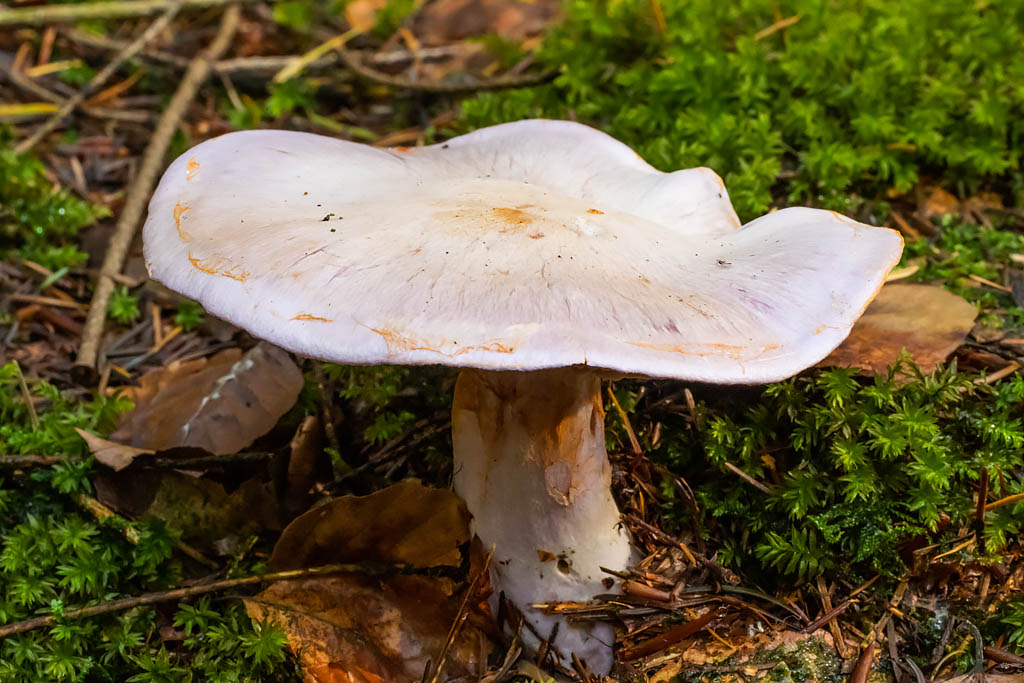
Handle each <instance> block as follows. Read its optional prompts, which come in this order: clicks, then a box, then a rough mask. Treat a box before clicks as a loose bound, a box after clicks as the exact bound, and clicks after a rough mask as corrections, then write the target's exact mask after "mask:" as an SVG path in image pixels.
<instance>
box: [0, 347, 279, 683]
mask: <svg viewBox="0 0 1024 683" xmlns="http://www.w3.org/2000/svg"><path fill="white" fill-rule="evenodd" d="M17 377H18V373H17V369H16V368H15V366H14V365H13V364H11V363H9V364H7V365H3V366H0V453H3V454H5V455H12V454H32V455H44V456H54V455H57V456H63V457H64V460H63V462H61V463H59V464H57V465H56V466H54V467H50V468H43V469H38V470H34V471H31V472H29V473H19V474H6V475H5V476H3V477H2V478H0V539H2V541H0V625H5V624H11V623H15V622H18V621H22V620H24V619H29V618H32V617H36V616H41V615H43V616H47V615H52V616H56V617H58V622H57V623H56V624H55V625H54V626H52V627H50V628H46V629H36V630H33V631H29V632H26V633H21V634H17V635H12V636H8V637H6V638H3V639H2V640H0V681H4V682H5V683H7V682H10V683H37V682H41V681H85V680H88V681H135V682H138V683H145V682H149V681H153V682H157V681H186V680H204V681H225V682H227V681H277V680H296V679H297V674H296V670H295V663H294V661H293V660H291V659H288V658H287V657H286V650H285V638H284V633H283V632H282V631H281V630H280V629H277V628H274V627H270V626H263V627H260V626H259V625H254V624H253V623H252V621H251V620H250V619H249V618H248V617H247V616H246V614H245V610H244V609H243V608H242V607H241V605H239V604H237V603H233V604H225V605H220V606H218V608H217V609H216V610H212V609H211V608H210V601H209V600H208V599H203V600H200V601H198V602H197V603H196V604H194V605H188V604H185V603H182V604H180V605H178V608H177V610H176V612H174V613H173V620H172V619H170V618H168V616H166V615H164V616H161V613H160V611H158V610H157V609H156V608H154V607H139V608H135V609H132V610H129V611H127V612H123V613H119V614H110V615H105V616H100V617H94V618H91V619H83V620H76V619H67V620H64V619H62V618H60V617H63V615H64V614H65V613H66V612H67V611H69V610H71V609H73V608H76V607H81V606H86V605H92V604H98V603H104V602H108V601H110V600H115V599H118V598H122V597H128V596H132V595H138V594H140V593H143V592H146V591H151V590H160V589H164V588H168V587H169V586H171V585H174V584H177V583H179V582H180V581H181V574H182V568H181V566H180V564H179V562H177V561H176V560H175V559H174V557H173V549H174V541H175V538H176V535H177V534H176V533H175V532H174V531H173V530H171V529H169V528H168V527H167V526H166V525H164V524H162V523H160V522H159V521H156V520H152V519H149V520H143V521H140V522H137V523H133V526H134V527H135V530H136V531H137V532H138V533H137V537H138V543H134V544H133V543H129V542H128V541H127V540H126V539H125V536H124V533H123V532H124V530H123V529H121V528H119V527H118V526H117V525H116V523H113V522H106V523H99V522H97V521H95V520H94V519H92V518H91V517H90V516H89V515H86V514H84V513H83V512H82V511H81V510H80V509H79V507H78V506H77V505H76V504H75V502H74V498H73V496H74V495H75V494H78V493H89V492H90V488H91V487H90V483H89V474H90V471H91V468H92V463H93V461H92V458H91V457H89V456H88V455H87V453H86V452H85V448H84V445H83V442H82V440H81V438H79V437H78V435H77V434H76V433H75V431H74V429H75V427H80V428H83V429H88V430H90V431H95V432H99V433H105V432H106V431H108V430H109V429H110V428H111V427H112V426H113V421H114V419H115V418H116V416H117V414H118V413H119V412H121V411H123V410H124V409H125V408H126V407H127V406H128V404H127V403H126V402H125V401H124V400H121V399H116V398H112V399H111V398H100V399H97V400H95V401H84V402H73V401H70V400H68V399H66V398H65V397H64V396H63V395H62V394H61V392H60V391H59V390H57V389H56V388H55V387H53V386H52V385H49V384H47V383H45V382H37V383H33V386H32V392H33V394H34V395H35V396H36V397H38V398H42V399H43V401H42V402H40V404H39V415H38V420H39V423H38V426H36V425H34V424H33V420H32V417H31V415H30V414H29V412H28V409H27V407H26V405H25V403H24V402H23V401H22V400H21V392H20V387H19V383H18V380H17ZM161 619H162V620H163V621H164V625H168V626H169V625H171V624H173V625H174V626H175V627H177V628H179V629H181V630H183V631H184V633H185V636H186V637H185V640H184V641H183V642H181V643H180V645H176V644H174V643H171V644H170V645H165V644H164V643H163V642H162V639H161V638H160V637H159V635H157V633H156V630H155V626H154V624H159V622H160V620H161ZM168 622H170V623H168ZM170 650H173V651H174V652H173V654H172V653H171V651H170Z"/></svg>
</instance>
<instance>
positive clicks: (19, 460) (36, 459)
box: [0, 455, 67, 469]
mask: <svg viewBox="0 0 1024 683" xmlns="http://www.w3.org/2000/svg"><path fill="white" fill-rule="evenodd" d="M66 461H67V458H62V457H61V456H59V455H0V467H9V468H11V469H28V468H29V467H52V466H53V465H56V464H57V463H61V462H66Z"/></svg>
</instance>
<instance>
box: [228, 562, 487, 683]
mask: <svg viewBox="0 0 1024 683" xmlns="http://www.w3.org/2000/svg"><path fill="white" fill-rule="evenodd" d="M452 588H453V586H452V583H451V581H450V580H448V579H443V578H435V577H429V576H414V575H398V576H393V577H390V578H388V579H385V580H381V579H376V578H370V577H365V576H358V575H345V576H335V577H318V578H311V579H302V580H294V581H279V582H277V583H275V584H273V585H272V586H270V587H269V588H267V589H266V590H264V591H263V592H262V593H260V594H258V595H256V596H254V597H252V598H246V599H245V607H246V610H247V612H248V614H249V616H250V617H251V618H252V619H254V620H256V621H264V620H269V621H271V622H273V623H276V624H277V625H278V626H280V627H282V628H284V630H285V632H286V633H287V634H288V643H289V646H290V647H291V649H292V651H293V652H296V653H298V655H299V658H300V659H301V661H302V668H303V672H304V674H305V676H306V680H307V681H313V682H316V683H406V682H409V683H411V682H412V681H419V680H420V679H421V678H422V676H423V671H424V668H425V667H426V665H427V661H428V660H431V661H437V659H438V656H439V654H440V653H441V650H442V649H443V647H444V643H445V639H446V637H447V634H448V629H449V627H450V626H451V624H452V623H453V621H454V620H455V617H456V613H457V611H458V604H459V600H458V596H455V595H453V594H452ZM485 642H486V641H485V639H484V636H483V634H482V633H481V632H480V631H479V630H478V629H477V628H476V627H474V626H473V625H472V624H471V623H466V624H464V625H463V627H462V629H461V631H460V632H459V636H458V637H457V638H456V640H455V644H454V645H453V646H452V648H451V650H449V653H448V658H447V666H446V667H445V669H444V671H443V673H442V675H441V677H440V680H448V679H449V678H450V677H456V676H469V677H470V680H477V679H478V677H479V676H480V675H481V674H482V673H483V668H484V666H485V665H486V661H485V657H486V652H487V649H486V648H484V647H482V645H483V644H484V643H485ZM481 653H484V658H482V657H481Z"/></svg>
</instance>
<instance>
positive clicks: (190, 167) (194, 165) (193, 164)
mask: <svg viewBox="0 0 1024 683" xmlns="http://www.w3.org/2000/svg"><path fill="white" fill-rule="evenodd" d="M198 170H199V162H198V161H196V158H195V157H192V158H191V159H189V160H188V164H186V165H185V180H186V181H189V180H192V179H193V178H195V177H196V172H197V171H198Z"/></svg>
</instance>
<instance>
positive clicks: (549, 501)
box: [144, 120, 902, 672]
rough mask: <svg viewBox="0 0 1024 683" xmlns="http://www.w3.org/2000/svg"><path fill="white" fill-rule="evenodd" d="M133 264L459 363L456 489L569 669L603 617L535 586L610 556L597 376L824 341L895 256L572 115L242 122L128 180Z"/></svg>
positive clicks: (364, 345) (320, 339)
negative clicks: (659, 163)
mask: <svg viewBox="0 0 1024 683" xmlns="http://www.w3.org/2000/svg"><path fill="white" fill-rule="evenodd" d="M144 236H145V255H146V262H147V266H148V267H149V271H150V273H151V275H152V276H153V277H154V278H155V279H157V280H159V281H161V282H163V283H164V284H165V285H167V286H168V287H170V288H171V289H174V290H177V291H179V292H181V293H183V294H185V295H187V296H190V297H192V298H195V299H197V300H199V301H200V302H201V303H202V304H203V305H204V306H205V307H206V309H207V310H208V311H210V312H211V313H213V314H215V315H218V316H220V317H222V318H225V319H226V320H229V321H231V322H232V323H234V324H236V325H238V326H240V327H242V328H245V329H247V330H249V331H250V332H252V333H253V334H255V335H256V336H258V337H262V338H264V339H267V340H269V341H271V342H273V343H275V344H278V345H280V346H283V347H284V348H287V349H290V350H291V351H294V352H296V353H299V354H302V355H305V356H310V357H314V358H321V359H325V360H329V361H335V362H339V363H350V364H385V363H386V364H407V365H411V364H442V365H453V366H458V367H460V368H462V371H461V373H460V375H459V378H458V381H457V384H456V388H455V399H454V405H453V410H452V436H453V445H454V455H455V481H454V486H455V489H456V491H457V492H458V493H459V494H460V495H461V496H462V497H463V498H464V499H465V500H466V503H467V505H468V507H469V510H470V512H471V513H472V514H473V529H474V531H475V533H476V534H477V536H479V538H480V539H481V540H482V541H483V543H484V545H485V546H490V545H492V544H493V545H494V546H495V555H494V559H493V562H492V581H493V584H494V586H495V587H496V593H497V592H499V591H500V592H502V593H503V594H504V595H505V596H506V598H507V599H508V600H509V601H510V602H511V603H513V604H514V605H515V606H517V607H518V609H519V610H521V612H522V613H523V615H524V617H525V620H526V622H527V626H528V628H527V629H524V631H525V632H526V633H527V634H530V633H532V634H533V639H534V642H536V640H537V639H544V638H547V637H549V636H550V635H551V633H552V632H553V629H554V626H555V624H559V625H560V628H559V629H558V631H557V634H556V636H555V638H554V641H553V643H552V650H553V651H554V652H555V654H556V655H557V656H558V657H559V659H560V660H561V661H562V662H563V663H566V662H568V661H569V657H570V654H571V653H575V654H576V655H577V656H579V657H581V658H583V659H585V660H586V661H587V663H588V664H589V666H590V668H591V669H592V670H595V671H598V672H606V671H607V670H608V669H609V667H610V665H611V661H612V656H611V642H612V632H611V628H610V626H608V625H606V624H596V625H595V624H587V625H574V624H569V623H564V622H563V620H562V618H561V617H558V616H551V615H545V614H543V613H542V612H540V611H539V610H538V609H536V608H534V607H533V605H534V604H535V603H540V602H546V601H553V600H570V601H575V600H588V599H590V598H591V597H592V596H593V595H595V594H597V593H601V592H607V589H605V588H604V587H603V586H602V581H603V580H605V579H606V578H607V574H605V573H604V572H603V571H602V567H604V568H608V569H612V570H623V569H625V568H626V567H627V566H628V565H629V563H630V562H631V560H632V559H633V557H634V555H633V550H632V549H631V546H630V537H629V534H628V532H627V531H626V530H625V529H624V528H623V525H622V523H621V520H620V515H619V511H618V509H617V508H616V504H615V501H614V500H613V499H612V495H611V491H610V483H611V469H610V466H609V463H608V458H607V456H606V454H605V440H604V428H603V422H604V412H603V410H602V402H601V394H600V387H601V380H602V379H603V378H608V377H616V376H623V375H631V376H646V377H662V378H677V379H685V380H696V381H702V382H714V383H739V384H753V383H763V382H770V381H774V380H779V379H782V378H785V377H789V376H791V375H793V374H795V373H797V372H799V371H801V370H803V369H804V368H806V367H808V366H811V365H813V364H815V363H816V362H818V361H819V360H821V359H822V358H824V357H825V356H826V355H828V353H829V352H830V351H831V350H832V349H833V348H835V347H836V346H837V345H838V344H839V343H840V342H841V341H842V340H843V338H844V337H846V335H847V333H848V332H849V331H850V328H851V326H852V324H853V322H854V321H855V320H856V319H857V317H858V316H859V315H860V314H861V312H862V311H863V310H864V308H865V307H866V306H867V304H868V302H869V301H870V300H871V298H872V297H873V296H874V295H875V293H876V292H877V290H878V289H879V287H880V286H881V284H882V282H883V280H884V278H885V275H886V273H887V272H888V271H889V270H890V269H891V268H892V266H893V265H895V264H896V262H897V261H898V260H899V257H900V253H901V250H902V240H901V239H900V237H899V235H898V234H897V233H896V232H894V231H892V230H888V229H882V228H874V227H870V226H867V225H863V224H860V223H857V222H855V221H853V220H850V219H848V218H845V217H843V216H841V215H839V214H836V213H833V212H829V211H821V210H815V209H806V208H790V209H783V210H781V211H776V212H773V213H770V214H768V215H766V216H763V217H761V218H758V219H757V220H754V221H752V222H750V223H748V224H746V225H744V226H742V227H741V226H740V222H739V220H738V219H737V217H736V214H735V212H734V211H733V208H732V206H731V204H730V203H729V200H728V196H727V194H726V191H725V187H724V186H723V183H722V181H721V180H720V179H719V177H718V176H717V175H715V174H714V173H713V172H712V171H710V170H708V169H706V168H697V169H689V170H681V171H675V172H673V173H662V172H660V171H657V170H656V169H654V168H653V167H651V166H650V165H648V164H647V163H646V162H644V161H643V160H642V159H641V158H640V157H639V156H638V155H637V154H636V153H634V152H633V151H632V150H631V149H630V148H629V147H627V146H626V145H624V144H622V143H620V142H618V141H616V140H615V139H613V138H611V137H609V136H607V135H605V134H603V133H601V132H599V131H596V130H594V129H591V128H589V127H586V126H583V125H580V124H575V123H569V122H561V121H542V120H531V121H519V122H516V123H509V124H504V125H500V126H494V127H491V128H485V129H482V130H478V131H476V132H474V133H470V134H468V135H463V136H461V137H457V138H454V139H451V140H449V141H447V142H445V143H443V144H436V145H431V146H428V147H421V148H415V149H408V148H394V149H380V148H374V147H369V146H365V145H360V144H355V143H351V142H344V141H339V140H334V139H329V138H325V137H320V136H316V135H310V134H306V133H296V132H286V131H246V132H239V133H232V134H228V135H224V136H221V137H218V138H216V139H213V140H209V141H207V142H204V143H202V144H200V145H199V146H197V147H195V148H194V149H192V150H191V151H189V152H186V153H185V154H184V155H183V156H182V157H181V158H179V159H178V160H177V161H175V162H174V163H173V164H172V165H171V167H170V168H169V169H168V170H167V172H166V174H165V175H164V177H163V179H162V181H161V183H160V186H159V187H158V189H157V190H156V193H155V195H154V197H153V199H152V202H151V203H150V206H149V217H148V219H147V222H146V226H145V232H144Z"/></svg>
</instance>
